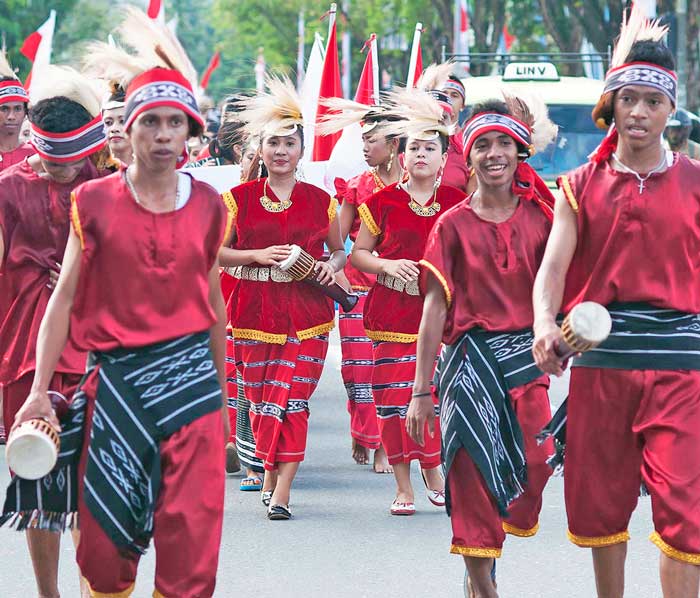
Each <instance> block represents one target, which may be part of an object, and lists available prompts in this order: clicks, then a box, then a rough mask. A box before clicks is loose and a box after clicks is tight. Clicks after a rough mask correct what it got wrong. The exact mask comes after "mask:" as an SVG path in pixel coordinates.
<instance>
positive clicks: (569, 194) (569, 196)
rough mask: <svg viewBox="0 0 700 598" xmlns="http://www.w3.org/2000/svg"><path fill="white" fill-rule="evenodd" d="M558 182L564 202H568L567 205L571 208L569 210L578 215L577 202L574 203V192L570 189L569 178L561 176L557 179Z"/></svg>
mask: <svg viewBox="0 0 700 598" xmlns="http://www.w3.org/2000/svg"><path fill="white" fill-rule="evenodd" d="M559 181H561V190H562V191H563V192H564V197H566V201H568V202H569V205H570V206H571V209H572V210H573V211H574V213H575V214H578V211H579V205H578V201H576V196H575V195H574V191H573V189H572V188H571V183H570V182H569V177H567V176H566V175H562V176H561V177H559Z"/></svg>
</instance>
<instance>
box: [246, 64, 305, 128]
mask: <svg viewBox="0 0 700 598" xmlns="http://www.w3.org/2000/svg"><path fill="white" fill-rule="evenodd" d="M265 84H266V87H267V91H264V92H262V93H259V94H257V95H256V96H253V97H240V99H239V100H238V105H239V106H240V107H241V108H242V110H241V111H240V112H238V114H237V119H238V120H240V121H241V122H243V123H245V126H244V129H245V131H246V132H247V133H249V134H250V135H260V134H261V133H263V132H264V131H265V130H266V129H270V128H271V127H276V128H286V127H289V128H291V127H292V126H298V125H302V126H303V124H304V117H303V116H302V110H301V97H300V96H299V94H298V93H297V90H296V88H295V86H294V84H293V83H292V82H291V80H290V79H289V77H286V76H275V75H270V76H268V77H267V78H266V80H265Z"/></svg>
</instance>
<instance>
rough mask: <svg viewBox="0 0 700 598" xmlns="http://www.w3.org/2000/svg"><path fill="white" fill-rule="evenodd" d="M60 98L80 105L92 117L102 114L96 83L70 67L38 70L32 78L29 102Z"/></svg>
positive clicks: (50, 65) (45, 67) (48, 67)
mask: <svg viewBox="0 0 700 598" xmlns="http://www.w3.org/2000/svg"><path fill="white" fill-rule="evenodd" d="M58 96H63V97H65V98H68V99H69V100H72V101H74V102H76V103H78V104H80V105H81V106H82V107H83V108H85V110H87V111H88V112H89V113H90V116H92V117H95V116H98V115H99V114H100V93H99V91H98V89H97V87H96V85H95V83H94V81H91V80H90V79H88V78H87V77H85V76H84V75H82V74H81V73H79V72H78V71H76V70H75V69H73V68H71V67H69V66H58V65H54V64H49V65H46V66H44V67H40V68H39V69H37V70H36V72H35V73H34V74H33V76H32V86H31V88H30V90H29V101H30V102H31V103H32V104H37V103H38V102H40V101H41V100H46V99H49V98H55V97H58Z"/></svg>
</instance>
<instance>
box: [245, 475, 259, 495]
mask: <svg viewBox="0 0 700 598" xmlns="http://www.w3.org/2000/svg"><path fill="white" fill-rule="evenodd" d="M246 482H248V483H246ZM262 486H263V481H262V478H260V477H258V476H256V475H254V476H246V477H244V478H243V479H242V480H241V485H240V487H239V490H240V491H241V492H257V491H259V490H262Z"/></svg>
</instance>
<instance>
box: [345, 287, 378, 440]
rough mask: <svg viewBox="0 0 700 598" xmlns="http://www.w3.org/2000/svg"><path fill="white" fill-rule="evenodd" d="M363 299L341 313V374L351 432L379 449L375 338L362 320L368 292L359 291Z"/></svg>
mask: <svg viewBox="0 0 700 598" xmlns="http://www.w3.org/2000/svg"><path fill="white" fill-rule="evenodd" d="M358 294H359V295H360V299H359V301H358V302H357V305H355V307H354V309H353V310H352V311H350V312H348V313H343V312H342V311H341V312H340V314H339V315H338V330H339V331H340V350H341V352H342V355H343V361H342V363H341V367H340V373H341V375H342V376H343V382H344V383H345V390H346V391H347V393H348V412H349V413H350V435H351V436H352V438H353V439H354V440H355V442H357V444H359V445H360V446H364V447H366V448H368V449H378V448H379V446H380V444H381V443H380V440H379V426H378V424H377V410H376V409H375V407H374V399H373V398H372V370H373V365H374V360H373V355H372V341H371V340H369V339H368V338H367V336H366V335H365V327H364V324H363V323H362V312H363V310H364V306H365V301H366V299H367V292H358Z"/></svg>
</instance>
